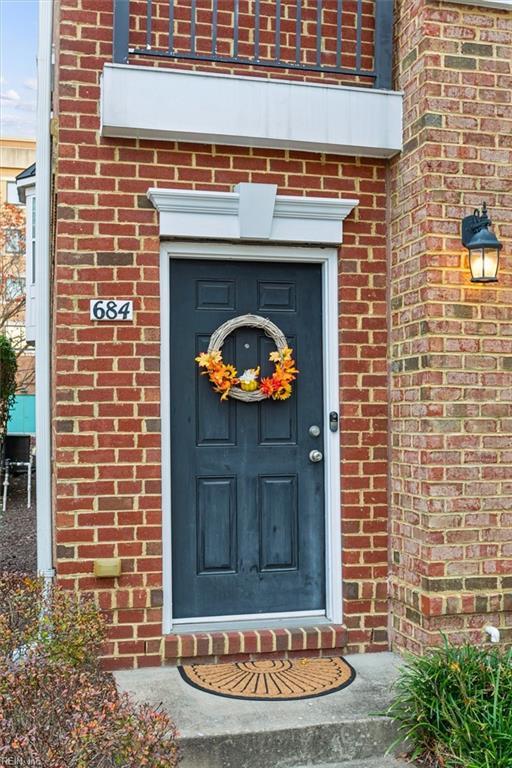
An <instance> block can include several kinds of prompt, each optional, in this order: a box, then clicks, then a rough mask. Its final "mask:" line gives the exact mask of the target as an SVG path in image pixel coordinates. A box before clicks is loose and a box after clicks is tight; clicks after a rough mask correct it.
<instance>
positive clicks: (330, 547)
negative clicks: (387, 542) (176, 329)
mask: <svg viewBox="0 0 512 768" xmlns="http://www.w3.org/2000/svg"><path fill="white" fill-rule="evenodd" d="M172 258H186V259H223V260H237V261H240V260H247V261H271V262H281V263H286V262H289V263H297V262H298V263H301V262H302V263H316V264H321V265H322V293H323V312H322V317H323V329H322V330H323V346H324V350H323V352H324V361H325V368H324V424H323V429H324V435H325V444H324V452H325V460H324V471H325V475H324V478H325V511H326V517H325V552H326V611H325V615H326V619H327V620H328V621H329V622H331V623H333V624H340V623H341V621H342V594H341V517H340V436H339V432H331V431H330V429H329V412H330V411H336V412H339V369H338V251H337V249H336V248H301V247H289V246H275V245H247V244H241V243H240V244H228V243H199V242H163V243H162V245H161V249H160V291H161V292H160V301H161V309H160V312H161V403H162V407H161V419H162V510H163V511H162V515H163V521H162V530H163V593H164V604H163V632H164V634H168V633H169V632H171V631H179V630H180V624H179V623H176V624H174V623H173V616H172V591H171V589H170V588H169V585H171V583H172V546H171V541H172V539H171V535H172V534H171V482H172V478H171V415H170V410H169V407H168V403H169V402H170V398H171V393H170V336H171V330H170V323H169V264H170V259H172ZM166 404H167V405H166ZM286 615H289V614H277V613H274V614H272V619H273V620H276V619H279V618H281V617H282V618H286ZM299 615H300V614H299ZM302 615H303V617H304V620H305V621H308V616H309V622H310V621H311V614H310V612H304V614H302ZM317 615H318V614H317ZM259 618H260V619H261V618H262V617H261V616H260V617H259ZM296 618H297V616H296V615H295V620H296ZM245 619H247V620H248V625H249V626H250V619H251V617H246V616H244V615H237V617H236V621H237V622H240V621H244V620H245ZM194 621H196V620H194ZM197 621H199V619H198V620H197ZM200 621H201V623H202V624H203V623H207V621H206V619H205V618H204V617H203V618H202V619H200ZM233 621H234V619H233V620H232V619H231V618H228V619H227V621H226V625H225V627H224V628H225V629H228V628H230V625H231V626H232V624H233ZM215 622H216V624H218V618H217V619H216V620H215ZM190 623H191V621H190V620H187V624H188V625H189V624H190Z"/></svg>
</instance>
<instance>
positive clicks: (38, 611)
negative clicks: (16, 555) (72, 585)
mask: <svg viewBox="0 0 512 768" xmlns="http://www.w3.org/2000/svg"><path fill="white" fill-rule="evenodd" d="M104 639H105V625H104V622H103V619H102V617H101V615H100V613H99V611H98V609H97V608H96V605H95V604H94V602H93V600H92V599H91V598H89V597H85V596H79V595H77V594H76V593H73V592H69V591H67V590H63V589H60V588H59V587H56V586H54V585H51V584H50V583H49V582H47V583H45V581H44V579H42V578H38V577H34V576H27V575H25V574H20V573H0V654H1V655H3V656H11V657H12V656H13V654H19V653H20V650H21V651H23V650H24V649H28V648H31V649H32V650H33V652H35V653H39V654H44V655H45V656H47V657H48V658H49V659H50V660H55V661H58V662H62V663H66V664H71V665H72V666H80V667H86V666H93V667H94V666H97V663H98V656H99V653H100V650H101V646H102V643H103V641H104Z"/></svg>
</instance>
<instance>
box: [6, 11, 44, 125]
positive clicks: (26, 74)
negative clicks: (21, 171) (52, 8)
mask: <svg viewBox="0 0 512 768" xmlns="http://www.w3.org/2000/svg"><path fill="white" fill-rule="evenodd" d="M48 1H49V0H47V2H48ZM37 5H38V2H37V0H0V136H1V137H2V138H27V139H33V138H35V135H36V90H37V81H36V54H37Z"/></svg>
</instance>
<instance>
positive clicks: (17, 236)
mask: <svg viewBox="0 0 512 768" xmlns="http://www.w3.org/2000/svg"><path fill="white" fill-rule="evenodd" d="M20 250H21V232H20V230H19V229H15V228H14V227H6V229H5V252H6V253H19V252H20Z"/></svg>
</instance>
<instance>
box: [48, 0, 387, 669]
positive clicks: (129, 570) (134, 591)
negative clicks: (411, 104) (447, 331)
mask: <svg viewBox="0 0 512 768" xmlns="http://www.w3.org/2000/svg"><path fill="white" fill-rule="evenodd" d="M111 35H112V13H111V0H63V2H61V3H60V18H59V21H58V34H57V38H56V39H58V43H59V50H58V54H57V77H56V82H58V90H57V92H56V101H55V109H56V115H57V118H56V131H55V172H56V176H55V210H56V230H55V249H54V262H55V263H54V317H53V333H54V350H55V354H54V361H53V370H54V406H53V412H54V420H53V424H54V435H53V446H54V449H53V450H54V457H53V458H54V502H55V523H56V542H57V550H56V555H57V560H56V562H57V571H58V576H59V579H60V580H61V582H62V583H64V584H66V585H68V586H69V587H70V588H73V587H78V588H80V589H82V590H85V591H91V592H93V593H94V594H95V595H96V596H97V597H98V599H99V601H100V604H101V605H102V607H103V608H104V609H105V611H106V612H107V615H108V618H109V622H110V641H109V645H108V648H107V655H108V657H109V664H110V666H112V667H114V666H117V667H120V666H128V665H131V664H137V665H142V664H155V663H158V661H159V659H160V658H161V656H162V655H163V653H164V642H163V639H162V632H161V604H162V588H163V584H162V569H161V551H162V541H161V517H162V509H161V496H160V490H161V489H160V432H159V421H158V419H159V415H160V390H159V355H160V349H159V338H160V330H159V329H160V317H159V311H160V307H159V271H158V261H159V239H158V224H157V214H156V212H155V211H154V210H153V209H152V208H151V206H150V204H149V203H148V201H147V199H146V191H147V189H148V187H151V186H167V187H175V188H189V189H203V190H231V189H232V188H233V185H235V184H236V183H238V182H243V181H252V182H267V183H275V184H277V185H278V189H279V192H280V193H285V194H295V195H304V194H308V195H323V196H331V197H357V198H359V200H360V204H359V206H358V208H357V209H356V211H355V213H354V214H353V215H352V216H351V217H350V218H349V219H348V220H347V221H346V222H345V227H344V246H343V249H342V252H341V254H340V283H341V286H340V359H341V370H342V373H341V379H340V397H341V403H342V405H341V423H340V427H341V430H340V432H341V441H342V456H343V460H342V466H341V473H342V486H343V499H342V503H343V510H344V520H343V530H344V552H343V560H344V563H345V565H344V578H345V586H344V596H345V600H344V609H345V623H346V625H347V627H348V630H349V632H348V648H349V649H350V650H353V651H355V650H379V649H386V648H387V631H386V630H387V605H386V579H387V570H388V567H387V489H386V483H387V462H386V450H387V412H386V408H387V406H386V402H387V393H386V382H387V375H386V349H387V346H386V345H387V338H386V276H385V269H386V240H385V237H386V224H385V208H386V164H385V162H384V161H382V160H367V159H356V158H349V157H338V156H329V155H315V154H310V153H304V152H288V151H281V150H279V151H278V150H264V149H246V148H237V147H229V146H203V145H197V144H173V143H168V142H154V141H152V142H148V141H138V140H127V139H126V140H124V139H103V138H101V136H100V135H99V114H98V111H99V103H98V99H99V77H100V73H101V69H102V66H103V63H104V62H108V61H111V56H112V48H111V42H110V41H111ZM107 296H108V297H111V296H115V297H116V298H119V299H122V298H133V297H135V320H134V323H133V324H121V325H116V326H110V325H109V326H103V325H94V324H93V323H91V322H90V320H89V299H91V298H95V297H107ZM108 556H116V557H121V558H122V561H123V575H122V576H121V578H120V579H119V580H111V581H109V580H101V581H98V580H96V579H95V578H94V577H93V574H92V563H93V559H94V558H96V557H108ZM165 586H166V588H169V587H170V585H165ZM308 647H309V646H308Z"/></svg>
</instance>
